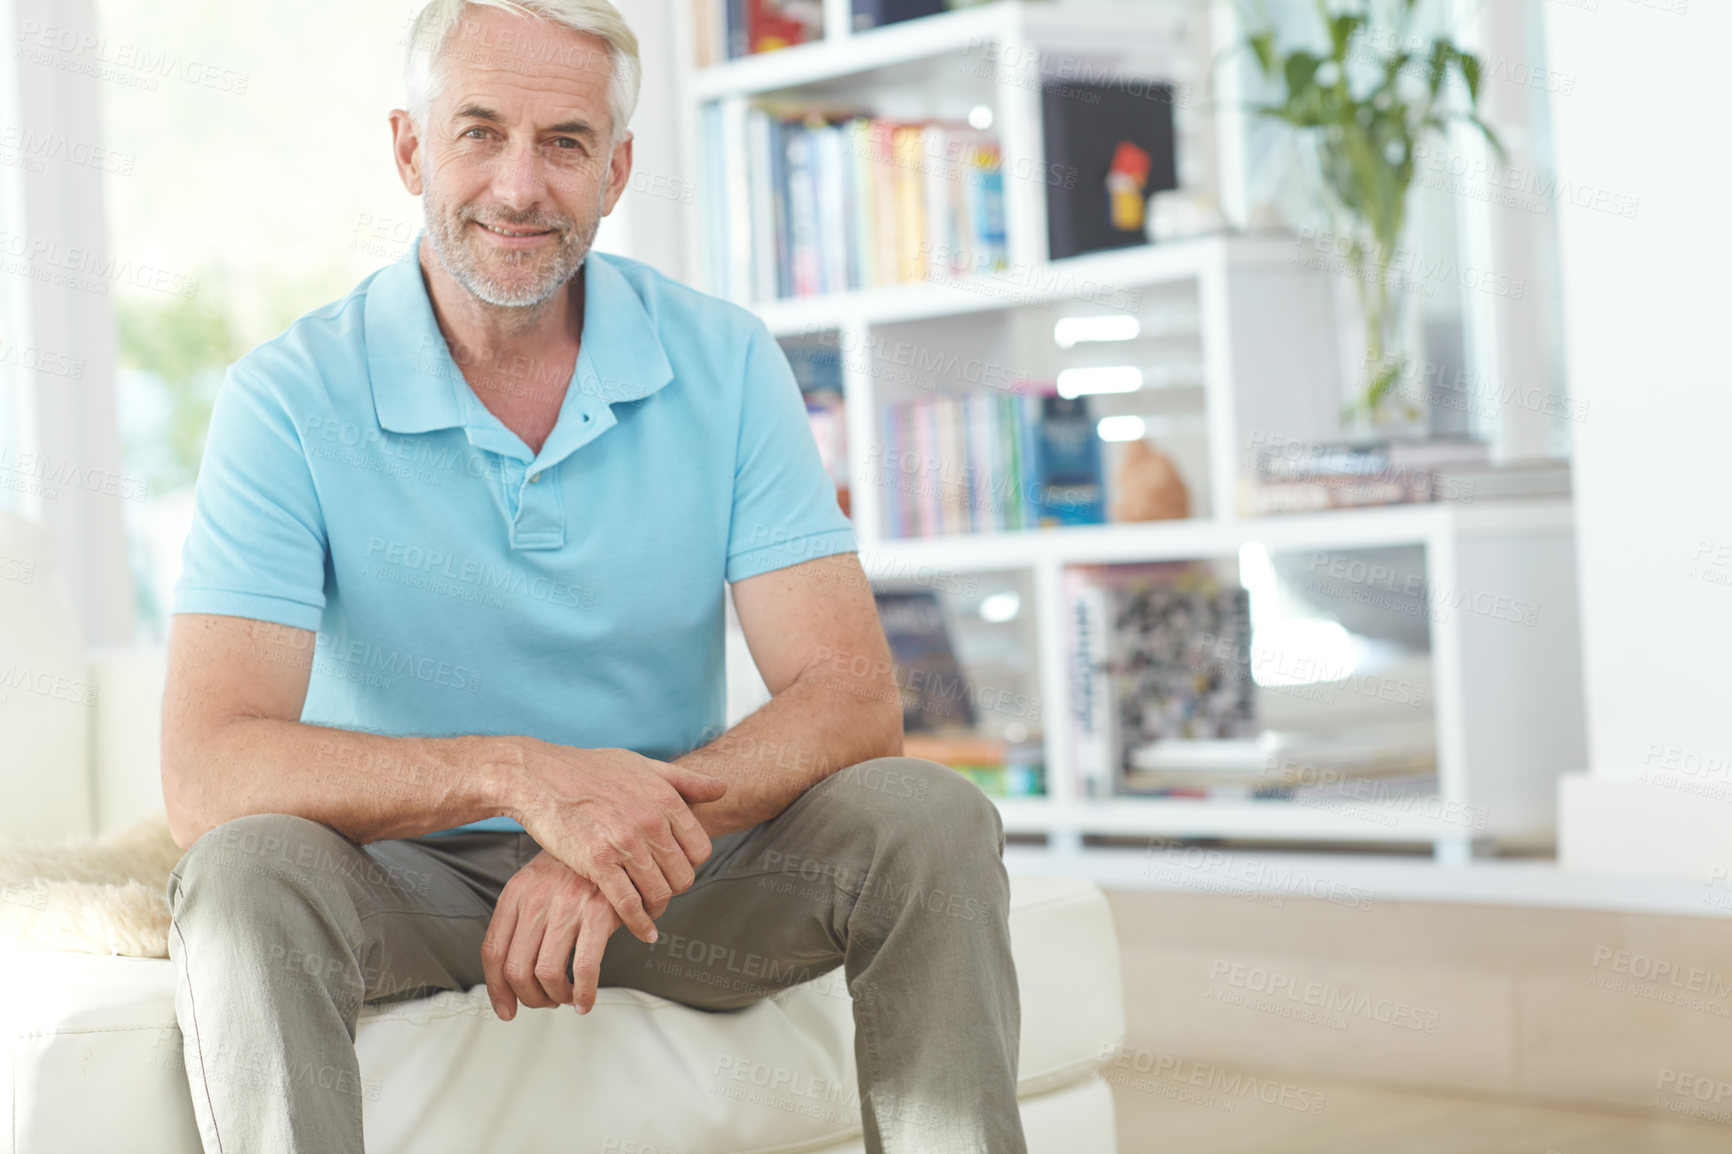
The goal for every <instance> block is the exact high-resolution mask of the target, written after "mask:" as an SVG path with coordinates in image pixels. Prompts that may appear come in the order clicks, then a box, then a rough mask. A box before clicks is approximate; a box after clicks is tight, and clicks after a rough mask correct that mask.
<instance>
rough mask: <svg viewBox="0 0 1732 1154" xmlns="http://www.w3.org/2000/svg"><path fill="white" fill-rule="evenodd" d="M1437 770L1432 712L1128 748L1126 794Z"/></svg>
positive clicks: (1265, 786) (1272, 786) (1312, 783)
mask: <svg viewBox="0 0 1732 1154" xmlns="http://www.w3.org/2000/svg"><path fill="white" fill-rule="evenodd" d="M1436 768H1437V728H1436V725H1435V723H1434V722H1433V721H1432V719H1431V718H1428V717H1426V718H1413V719H1410V720H1404V721H1395V722H1379V723H1372V724H1364V725H1357V726H1353V727H1351V728H1343V729H1336V730H1319V731H1307V730H1265V731H1264V732H1263V733H1261V734H1258V735H1256V736H1254V737H1243V738H1214V739H1209V738H1204V739H1186V738H1167V739H1164V740H1161V741H1157V742H1152V743H1149V744H1147V745H1142V746H1138V747H1136V748H1134V749H1132V750H1130V752H1129V754H1128V755H1127V757H1126V768H1125V776H1124V781H1125V788H1126V790H1127V791H1128V792H1143V791H1147V790H1156V789H1177V788H1192V789H1195V788H1203V789H1216V788H1220V787H1222V786H1228V785H1232V786H1244V787H1249V788H1251V789H1254V790H1256V791H1258V792H1261V793H1267V791H1271V790H1277V789H1291V788H1294V787H1306V788H1313V787H1318V786H1323V787H1328V786H1335V785H1341V784H1343V783H1346V782H1348V781H1350V780H1352V779H1355V778H1365V777H1403V776H1411V775H1414V774H1419V773H1429V772H1435V770H1436Z"/></svg>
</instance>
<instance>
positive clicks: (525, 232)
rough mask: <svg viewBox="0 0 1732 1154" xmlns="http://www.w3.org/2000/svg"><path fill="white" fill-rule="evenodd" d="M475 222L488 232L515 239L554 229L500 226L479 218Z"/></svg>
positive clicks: (540, 234) (545, 232)
mask: <svg viewBox="0 0 1732 1154" xmlns="http://www.w3.org/2000/svg"><path fill="white" fill-rule="evenodd" d="M475 223H476V224H478V225H480V226H481V227H482V228H484V229H486V230H487V231H488V232H490V233H492V234H494V235H495V236H504V237H511V238H513V239H522V238H524V237H532V236H546V235H548V234H549V233H551V232H552V231H553V230H552V229H550V228H539V229H510V228H499V227H497V226H495V225H491V224H488V223H487V222H486V221H484V220H478V221H476V222H475Z"/></svg>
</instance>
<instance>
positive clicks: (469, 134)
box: [463, 128, 487, 140]
mask: <svg viewBox="0 0 1732 1154" xmlns="http://www.w3.org/2000/svg"><path fill="white" fill-rule="evenodd" d="M476 133H480V134H481V135H480V136H477V135H476ZM463 135H464V136H467V137H469V138H470V139H472V140H480V139H481V138H482V137H483V136H486V135H487V130H486V129H485V128H471V129H470V130H469V131H468V132H465V133H464V134H463Z"/></svg>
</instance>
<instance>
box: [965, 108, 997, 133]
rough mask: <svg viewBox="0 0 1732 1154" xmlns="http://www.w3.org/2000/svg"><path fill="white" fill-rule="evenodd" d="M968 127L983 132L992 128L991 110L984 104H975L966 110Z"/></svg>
mask: <svg viewBox="0 0 1732 1154" xmlns="http://www.w3.org/2000/svg"><path fill="white" fill-rule="evenodd" d="M968 126H969V127H970V128H973V129H977V130H979V131H981V132H985V131H986V130H987V129H989V128H991V127H992V109H990V108H988V107H987V106H986V105H984V104H976V105H975V106H974V107H973V108H970V109H969V110H968Z"/></svg>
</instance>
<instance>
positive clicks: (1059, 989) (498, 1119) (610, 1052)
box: [0, 877, 1124, 1154]
mask: <svg viewBox="0 0 1732 1154" xmlns="http://www.w3.org/2000/svg"><path fill="white" fill-rule="evenodd" d="M1010 922H1011V940H1012V948H1013V950H1014V951H1015V955H1016V964H1017V972H1018V980H1019V983H1020V986H1021V995H1022V1051H1021V1079H1020V1086H1019V1089H1020V1093H1021V1095H1022V1096H1023V1097H1024V1098H1025V1099H1030V1101H1028V1102H1026V1103H1025V1105H1024V1114H1025V1117H1028V1118H1029V1119H1030V1140H1031V1144H1030V1150H1031V1152H1037V1151H1041V1150H1046V1151H1051V1152H1053V1154H1057V1152H1058V1151H1061V1150H1063V1151H1066V1152H1067V1154H1069V1152H1074V1154H1095V1152H1096V1151H1097V1150H1098V1152H1099V1154H1111V1150H1112V1146H1111V1135H1112V1121H1111V1109H1110V1099H1105V1098H1102V1097H1101V1096H1100V1092H1099V1089H1098V1088H1096V1089H1087V1088H1086V1086H1079V1085H1078V1084H1079V1083H1082V1084H1086V1083H1089V1082H1091V1081H1092V1080H1091V1079H1090V1075H1091V1074H1092V1073H1093V1072H1094V1071H1095V1070H1096V1069H1097V1068H1098V1067H1099V1066H1100V1064H1101V1059H1102V1056H1103V1054H1105V1053H1107V1052H1109V1050H1110V1048H1111V1047H1113V1046H1116V1045H1118V1044H1119V1043H1120V1042H1121V1041H1122V1040H1123V1036H1124V1010H1123V999H1122V990H1121V986H1120V977H1119V964H1118V943H1117V940H1116V936H1115V934H1114V931H1113V924H1112V917H1111V914H1110V912H1109V911H1108V908H1107V904H1106V899H1105V896H1104V895H1103V894H1102V893H1101V892H1100V890H1099V889H1098V888H1097V887H1096V886H1094V885H1093V884H1092V883H1090V882H1086V881H1081V880H1076V879H1070V878H1052V877H1016V878H1013V879H1012V884H1011V919H1010ZM0 983H3V984H4V988H5V989H6V990H7V996H6V997H5V998H4V999H3V1001H0V1042H4V1043H5V1049H4V1050H3V1051H0V1080H3V1083H4V1084H8V1085H9V1086H10V1090H11V1092H10V1094H4V1095H0V1123H8V1124H6V1125H4V1126H0V1154H59V1152H61V1151H68V1150H97V1149H116V1150H127V1151H129V1152H131V1154H158V1152H160V1154H192V1152H194V1151H196V1150H197V1149H198V1140H197V1131H196V1128H195V1126H194V1124H193V1118H192V1106H191V1102H190V1098H189V1091H188V1088H187V1085H186V1075H185V1070H184V1068H183V1066H182V1062H181V1056H180V1033H179V1030H178V1029H177V1028H176V1026H175V1019H174V975H173V970H172V968H171V967H170V965H169V963H168V962H167V961H165V960H160V959H143V958H120V957H97V956H92V955H85V954H60V953H42V952H33V951H12V952H6V953H0ZM357 1049H358V1051H359V1054H360V1058H361V1074H362V1087H361V1093H362V1096H363V1100H364V1103H365V1118H366V1130H367V1148H368V1150H369V1151H372V1152H373V1154H396V1152H403V1154H409V1152H411V1151H412V1152H413V1154H475V1152H476V1151H480V1150H486V1151H488V1152H489V1154H495V1152H509V1151H524V1152H526V1154H530V1152H533V1154H545V1152H546V1151H549V1150H598V1151H606V1150H618V1151H621V1152H622V1154H624V1152H626V1151H631V1150H634V1149H636V1150H638V1151H643V1152H645V1154H653V1152H658V1151H679V1152H680V1154H702V1152H706V1151H708V1152H713V1154H741V1152H746V1151H762V1152H768V1151H786V1152H792V1151H808V1150H810V1151H818V1150H822V1149H825V1148H832V1147H837V1148H840V1149H848V1148H849V1147H848V1146H847V1145H846V1144H847V1143H848V1141H849V1140H850V1139H851V1138H852V1137H853V1136H855V1135H857V1134H858V1132H859V1098H858V1093H857V1091H856V1089H855V1078H854V1057H853V1020H852V1014H851V1007H850V1003H849V1000H848V996H847V990H846V988H845V987H844V986H843V984H842V982H841V972H840V971H839V970H838V971H834V972H833V973H831V974H829V975H826V976H825V977H822V978H819V979H818V980H817V981H814V982H810V983H807V984H806V985H803V986H800V987H797V988H795V989H792V990H788V991H785V992H783V993H781V994H778V995H776V996H775V997H773V998H769V999H766V1000H765V1001H763V1002H760V1003H758V1004H757V1005H754V1006H752V1007H750V1008H748V1009H745V1010H741V1011H738V1012H734V1013H725V1014H717V1013H706V1012H703V1011H700V1010H693V1009H688V1008H686V1007H684V1006H679V1005H676V1004H674V1003H672V1002H668V1001H665V1000H663V999H661V998H657V997H654V996H651V995H649V994H644V993H640V992H638V991H635V990H624V989H606V990H603V991H601V992H600V994H599V996H598V998H597V1002H596V1008H595V1010H594V1012H592V1013H591V1014H589V1015H588V1016H587V1017H582V1018H580V1017H578V1016H577V1015H575V1014H573V1013H572V1012H571V1010H569V1009H566V1008H561V1009H557V1010H525V1011H520V1012H519V1014H518V1017H517V1019H516V1020H515V1021H512V1022H501V1021H499V1020H498V1019H497V1018H495V1017H494V1016H493V1011H492V1009H491V1007H490V1006H489V1005H488V1002H487V996H486V990H485V989H484V988H481V987H478V988H476V989H474V990H470V991H468V992H462V993H449V994H441V995H438V996H435V997H432V998H425V999H421V1000H418V1001H414V1002H406V1003H402V1004H400V1005H395V1006H388V1007H378V1008H368V1009H367V1010H365V1011H364V1012H363V1014H362V1019H361V1023H360V1029H359V1037H358V1042H357ZM305 1076H308V1077H317V1076H318V1072H317V1071H307V1072H306V1075H305ZM1061 1088H1070V1089H1066V1090H1064V1092H1063V1096H1061V1095H1058V1094H1053V1093H1050V1092H1051V1091H1056V1090H1061ZM1091 1102H1093V1103H1097V1104H1098V1103H1101V1102H1106V1103H1107V1104H1106V1105H1105V1106H1099V1108H1098V1109H1096V1108H1094V1107H1090V1106H1089V1105H1088V1103H1091ZM1055 1103H1056V1105H1055ZM1042 1110H1044V1111H1045V1114H1042V1113H1041V1111H1042ZM1101 1110H1104V1111H1105V1115H1104V1117H1096V1118H1095V1119H1094V1123H1093V1125H1092V1127H1089V1126H1082V1127H1080V1128H1079V1127H1078V1126H1077V1125H1074V1124H1071V1123H1062V1122H1061V1124H1058V1125H1051V1126H1044V1127H1043V1130H1045V1131H1047V1132H1050V1133H1051V1134H1052V1138H1051V1142H1053V1143H1056V1144H1047V1143H1045V1142H1043V1143H1042V1144H1040V1145H1036V1144H1035V1139H1036V1133H1035V1126H1034V1123H1035V1121H1036V1118H1037V1116H1040V1117H1044V1116H1046V1115H1052V1116H1053V1117H1055V1118H1059V1119H1063V1118H1067V1117H1071V1116H1072V1115H1076V1114H1079V1113H1080V1114H1083V1115H1087V1114H1089V1113H1090V1112H1091V1111H1092V1112H1093V1113H1095V1114H1099V1113H1100V1111H1101ZM8 1112H10V1113H11V1114H12V1117H10V1118H8V1117H6V1115H7V1113H8ZM1102 1135H1104V1136H1105V1137H1104V1138H1102V1137H1101V1136H1102ZM1085 1139H1086V1140H1085ZM1079 1142H1080V1144H1079ZM1103 1142H1104V1143H1105V1144H1104V1145H1103V1144H1102V1143H1103ZM839 1143H840V1144H842V1145H841V1146H840V1147H838V1144H839Z"/></svg>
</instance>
